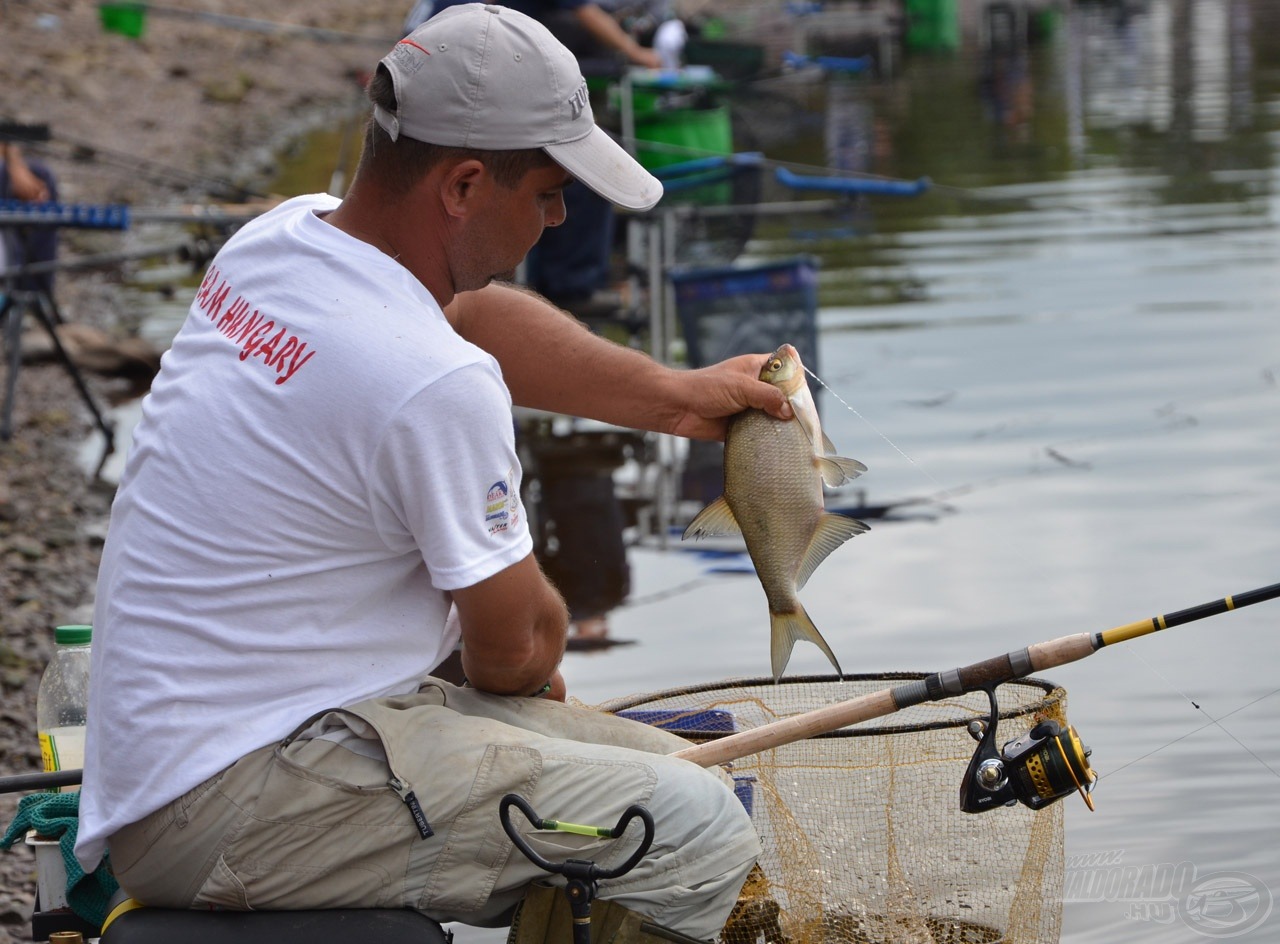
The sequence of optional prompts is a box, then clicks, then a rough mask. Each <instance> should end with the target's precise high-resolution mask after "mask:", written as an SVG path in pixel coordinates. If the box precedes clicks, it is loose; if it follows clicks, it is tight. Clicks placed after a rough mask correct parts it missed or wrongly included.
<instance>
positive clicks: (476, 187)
mask: <svg viewBox="0 0 1280 944" xmlns="http://www.w3.org/2000/svg"><path fill="white" fill-rule="evenodd" d="M489 182H490V178H489V170H488V168H486V167H485V166H484V164H483V162H481V161H478V160H476V159H475V158H468V159H466V160H463V161H458V162H457V163H456V164H453V165H451V166H450V167H449V168H448V169H447V170H446V171H445V173H444V174H443V175H442V176H441V178H440V202H441V204H442V205H443V207H444V209H445V212H446V213H447V214H448V215H449V216H452V217H466V216H469V215H470V213H471V207H472V205H473V204H474V201H475V199H476V197H477V195H478V194H479V192H480V191H481V190H482V189H483V188H484V187H485V186H486V185H488V183H489Z"/></svg>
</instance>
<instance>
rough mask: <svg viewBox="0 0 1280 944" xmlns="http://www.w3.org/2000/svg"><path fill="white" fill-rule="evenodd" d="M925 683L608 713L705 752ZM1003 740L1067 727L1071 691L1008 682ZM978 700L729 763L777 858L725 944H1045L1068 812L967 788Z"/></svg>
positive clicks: (748, 686) (675, 700) (1057, 920)
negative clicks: (983, 796)
mask: <svg viewBox="0 0 1280 944" xmlns="http://www.w3.org/2000/svg"><path fill="white" fill-rule="evenodd" d="M923 677H924V676H923V675H922V674H913V673H889V674H881V675H863V676H850V677H847V678H845V679H844V680H842V681H841V680H837V679H835V678H834V677H797V678H787V679H783V680H782V681H781V682H780V683H778V684H775V683H774V682H773V681H772V680H771V679H748V680H735V681H729V682H721V683H716V684H712V685H706V686H698V687H692V688H683V689H672V690H669V691H665V692H658V693H656V694H651V695H643V696H631V697H629V698H624V699H618V700H615V701H613V702H609V703H607V704H605V705H602V706H600V707H601V708H603V709H605V710H608V711H614V712H618V713H621V714H624V715H627V716H630V717H634V718H637V719H639V720H642V721H646V722H648V723H651V724H657V725H659V726H661V727H664V728H667V729H669V730H672V731H675V732H677V733H679V734H681V735H682V736H684V737H687V738H689V739H690V740H692V741H695V742H701V741H705V740H708V739H712V738H716V737H723V736H725V735H726V734H730V733H733V732H735V731H745V730H749V729H751V728H755V727H759V726H760V725H763V724H767V723H769V722H771V721H776V720H778V719H780V718H785V717H789V716H791V715H796V714H800V713H803V712H806V711H811V710H813V709H815V708H821V707H825V706H827V705H830V704H834V703H836V702H840V701H845V700H847V699H850V698H855V697H857V696H859V695H864V694H869V693H872V692H878V691H881V690H883V689H886V688H890V687H893V686H895V685H898V684H900V683H902V682H904V681H907V680H911V679H917V678H923ZM998 694H999V698H1000V704H1001V714H1000V721H999V728H998V741H999V742H1000V743H1004V742H1005V741H1008V740H1009V739H1011V738H1014V737H1016V736H1018V735H1020V734H1023V733H1024V732H1026V731H1028V730H1029V729H1030V728H1031V727H1033V726H1034V725H1035V724H1036V723H1038V722H1039V721H1041V720H1044V719H1046V718H1053V719H1055V720H1057V721H1058V722H1059V723H1061V724H1064V725H1065V723H1066V721H1065V715H1066V691H1065V690H1064V689H1062V688H1059V687H1057V686H1055V685H1053V684H1052V683H1049V682H1045V681H1041V680H1037V679H1023V680H1021V681H1018V682H1011V683H1006V684H1004V685H1001V686H1000V688H999V690H998ZM988 711H989V705H988V702H987V698H986V696H985V694H983V693H981V692H977V693H971V694H968V695H963V696H960V697H957V698H952V699H947V700H945V701H941V702H933V703H929V704H923V705H917V706H914V707H912V708H909V709H906V710H904V711H901V712H898V713H897V714H894V715H891V716H888V717H886V718H880V719H875V720H874V721H871V722H863V723H861V724H858V725H854V726H852V727H848V728H843V729H841V730H839V731H836V732H833V733H831V734H828V735H822V736H819V737H815V738H810V739H807V740H803V741H799V742H797V743H794V744H788V745H784V746H782V747H778V748H774V749H771V750H768V751H765V752H762V753H760V754H755V755H752V756H750V757H746V758H743V759H740V760H737V761H734V762H733V764H732V771H731V772H732V774H733V776H734V780H735V784H736V786H737V793H738V796H739V798H740V799H741V800H742V801H743V803H744V805H746V807H747V809H748V811H749V812H750V813H751V817H752V821H753V822H754V824H755V827H756V830H757V831H758V833H759V835H760V841H761V844H762V845H763V847H764V853H763V855H762V856H761V858H760V862H759V869H758V870H757V871H756V872H755V873H753V875H752V877H751V878H750V879H749V880H748V882H747V885H746V887H745V888H744V890H743V896H742V899H741V900H740V904H739V909H738V910H737V911H736V912H735V915H734V917H733V918H731V919H730V923H729V925H727V926H726V929H725V931H724V933H723V934H722V936H721V940H722V941H723V944H756V942H758V941H764V942H766V944H995V942H1008V944H1038V942H1045V944H1048V942H1056V941H1057V940H1058V938H1059V934H1060V929H1061V922H1062V904H1061V901H1062V881H1063V867H1064V866H1063V822H1062V806H1061V804H1057V803H1055V804H1054V805H1052V806H1050V807H1047V808H1046V809H1043V810H1040V811H1039V812H1036V811H1033V810H1031V809H1028V808H1027V807H1025V806H1022V805H1021V804H1019V805H1016V806H1013V807H1008V808H1002V809H998V810H992V811H990V812H985V813H980V814H969V813H964V812H962V811H961V810H960V806H959V800H958V796H959V788H960V781H961V779H962V777H963V775H964V772H965V769H966V766H967V765H968V762H969V759H970V757H971V756H972V755H973V752H974V750H975V748H976V746H977V745H976V742H975V741H974V739H973V738H972V737H971V736H970V734H969V733H968V730H967V726H968V724H969V722H970V721H972V720H974V719H975V718H985V717H986V715H987V713H988Z"/></svg>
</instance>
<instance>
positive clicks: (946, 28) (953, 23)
mask: <svg viewBox="0 0 1280 944" xmlns="http://www.w3.org/2000/svg"><path fill="white" fill-rule="evenodd" d="M906 11H907V34H906V37H905V42H906V45H907V48H908V49H943V50H953V49H958V48H959V46H960V10H959V7H958V5H957V2H956V0H907V5H906Z"/></svg>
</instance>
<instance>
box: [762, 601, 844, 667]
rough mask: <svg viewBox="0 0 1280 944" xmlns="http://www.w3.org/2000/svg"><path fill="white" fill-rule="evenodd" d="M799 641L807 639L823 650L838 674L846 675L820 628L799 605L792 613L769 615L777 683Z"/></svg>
mask: <svg viewBox="0 0 1280 944" xmlns="http://www.w3.org/2000/svg"><path fill="white" fill-rule="evenodd" d="M797 639H807V640H809V642H811V643H813V644H814V645H815V646H817V647H818V648H819V649H821V650H822V652H823V654H824V655H826V657H827V658H828V659H830V660H831V664H832V665H833V666H835V668H836V674H838V675H844V672H842V671H841V669H840V663H839V662H837V661H836V654H835V653H834V652H832V651H831V647H830V646H828V645H827V641H826V640H825V639H823V638H822V634H821V633H820V632H818V627H816V626H814V625H813V620H811V619H810V618H809V614H808V613H806V612H805V611H804V607H802V606H800V604H798V603H797V604H796V609H795V610H794V611H793V612H791V613H774V612H770V613H769V644H770V645H769V656H770V660H771V661H772V664H773V680H774V681H775V682H776V681H778V679H780V678H782V671H783V670H784V669H785V668H786V667H787V663H788V662H790V661H791V650H792V649H793V648H794V647H795V644H796V640H797Z"/></svg>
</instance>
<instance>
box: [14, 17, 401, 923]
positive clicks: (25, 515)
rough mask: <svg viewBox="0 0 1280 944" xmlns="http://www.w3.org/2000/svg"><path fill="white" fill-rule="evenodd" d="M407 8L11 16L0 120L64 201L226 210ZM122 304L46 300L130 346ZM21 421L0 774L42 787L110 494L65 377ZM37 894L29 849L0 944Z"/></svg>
mask: <svg viewBox="0 0 1280 944" xmlns="http://www.w3.org/2000/svg"><path fill="white" fill-rule="evenodd" d="M410 5H411V4H410V3H409V2H408V0H395V2H393V0H365V2H364V3H360V4H352V3H349V2H346V0H277V2H275V3H272V4H269V5H264V4H261V3H252V2H248V0H201V2H200V3H198V4H196V3H191V4H183V5H181V6H182V8H183V9H191V10H194V9H197V8H198V9H199V10H200V11H202V13H203V14H205V15H204V16H202V17H193V16H190V15H181V14H180V12H177V9H176V8H178V7H179V4H174V5H166V6H164V7H158V8H156V9H153V10H149V11H148V13H147V14H146V17H145V20H144V23H143V34H142V35H141V36H140V37H137V38H129V37H126V36H122V35H118V34H114V33H108V32H105V31H104V30H103V28H102V25H101V21H100V12H99V9H98V6H99V5H98V4H86V3H76V2H73V0H8V2H6V3H0V34H2V35H4V36H5V38H6V40H7V42H6V46H7V50H6V53H5V55H3V56H0V87H3V88H4V96H3V104H2V105H0V121H9V122H21V123H25V124H37V123H39V124H48V126H49V129H50V132H51V140H50V141H49V142H47V143H43V144H41V143H32V144H30V145H28V146H27V147H26V153H27V154H28V155H29V156H31V157H33V158H38V159H40V160H43V161H45V162H46V163H47V164H48V165H49V166H50V167H51V168H52V169H53V171H54V172H55V174H56V175H57V177H58V181H59V186H60V198H61V199H62V200H63V201H64V202H74V203H91V204H100V203H127V204H129V205H131V206H132V207H135V208H142V207H145V208H167V207H178V206H182V205H191V204H207V203H209V202H214V201H219V200H227V199H231V198H233V195H234V193H235V191H236V189H237V188H243V189H244V190H245V191H249V192H258V193H261V192H263V191H264V190H265V189H266V188H267V187H268V186H269V182H270V181H271V179H272V178H273V177H274V172H275V164H276V155H277V154H279V153H280V152H281V150H282V148H283V147H284V146H285V145H286V144H287V143H288V142H289V141H290V140H292V139H295V138H297V137H298V136H299V135H301V134H302V133H304V132H306V131H308V130H311V129H312V128H314V127H317V126H320V125H322V124H324V123H325V122H326V121H329V120H332V119H333V118H334V117H335V116H336V115H342V116H343V117H346V116H349V115H350V113H351V110H352V109H353V108H354V107H355V103H356V102H357V100H358V80H359V76H360V75H361V73H362V72H364V71H365V70H368V69H369V68H370V67H371V66H372V65H373V64H374V63H376V61H377V59H378V58H379V57H380V56H381V55H382V53H383V51H385V49H386V48H388V47H389V45H390V43H391V42H392V41H393V40H394V38H395V37H396V36H397V35H398V32H399V24H400V22H401V20H402V18H403V16H404V14H405V12H407V10H408V8H409V6H410ZM161 10H164V11H168V12H165V13H162V12H159V11H161ZM264 17H265V18H269V19H270V21H271V22H270V23H266V24H264V19H263V18H264ZM273 24H274V25H273ZM307 30H309V31H310V32H307ZM184 232H185V231H184V230H183V229H182V228H181V227H179V226H176V225H174V224H164V225H160V224H145V225H143V224H139V225H137V226H134V227H131V228H130V229H128V230H125V231H120V232H97V231H90V230H64V231H63V232H62V236H61V238H62V246H61V256H62V258H64V259H67V258H72V257H76V256H80V255H84V254H88V253H99V252H121V251H129V250H132V249H136V248H138V247H143V246H149V245H154V244H156V243H157V242H163V241H165V240H166V239H168V240H179V239H182V238H183V235H184ZM121 286H122V275H121V271H120V270H119V269H118V268H117V269H113V268H109V267H108V268H101V269H93V270H75V271H69V272H63V273H60V274H59V275H58V277H57V283H56V287H55V296H56V298H57V301H58V304H59V307H60V308H61V310H62V312H63V315H64V317H65V318H66V320H67V321H68V322H72V323H75V324H79V325H85V326H88V327H91V328H93V329H96V330H97V331H98V332H102V333H105V334H106V335H107V336H109V337H112V338H114V339H116V340H118V341H126V340H127V339H129V338H130V336H131V335H133V334H134V333H136V331H137V328H138V319H137V317H136V316H135V315H134V314H133V313H131V312H130V311H129V310H128V299H127V295H126V294H125V293H124V292H123V291H122V288H121ZM5 371H6V368H5V367H4V366H3V365H0V376H3V375H5ZM6 380H7V377H6ZM88 380H89V383H90V386H91V389H92V390H93V391H94V393H95V395H96V396H97V397H98V398H100V399H102V400H107V399H111V398H117V397H119V396H121V395H123V394H124V392H125V389H126V387H127V382H126V381H125V380H124V379H122V378H120V377H112V376H107V375H100V374H89V375H88ZM3 383H4V381H0V384H3ZM13 417H14V431H13V437H12V439H11V440H10V441H9V442H0V693H2V695H3V697H2V698H0V721H2V722H3V723H2V725H0V776H6V775H12V774H18V773H31V772H35V771H38V770H39V769H40V751H39V745H38V743H37V739H36V731H35V699H36V689H37V686H38V683H39V678H40V674H41V673H42V672H43V670H44V666H45V664H46V663H47V661H48V658H49V656H50V654H51V652H52V649H53V633H52V630H53V627H54V626H57V625H59V624H62V623H68V622H88V621H89V619H90V617H91V614H92V604H93V591H94V582H95V578H96V573H97V566H98V558H99V553H100V550H101V546H102V539H103V535H104V534H105V530H106V524H107V520H108V516H109V513H110V505H111V499H112V491H113V490H112V487H111V486H110V485H108V484H106V483H103V482H101V481H98V480H96V479H95V478H94V476H93V474H92V470H91V469H86V468H84V467H83V465H82V463H81V461H80V460H78V458H77V455H76V447H77V446H78V444H80V443H81V442H82V441H84V440H85V439H86V438H87V437H88V436H89V434H90V432H91V431H92V429H93V423H92V418H91V416H90V414H89V412H88V411H87V409H86V408H85V406H84V405H83V403H82V401H81V399H80V397H79V395H78V394H77V393H76V390H75V388H74V386H73V385H72V381H71V378H70V377H69V375H68V374H67V372H66V371H64V370H63V369H62V367H61V366H60V365H59V364H58V363H56V362H55V363H33V364H27V365H25V366H24V367H23V368H22V369H21V370H20V371H19V376H18V385H17V392H16V395H15V397H14V402H13ZM16 806H17V797H16V796H14V795H0V824H3V825H5V826H7V825H8V823H9V821H10V820H11V819H12V817H13V814H14V811H15V809H16ZM34 893H35V866H34V860H33V859H32V857H31V855H30V854H29V852H28V850H27V849H25V848H24V847H21V846H17V847H15V848H14V850H13V851H11V852H8V853H3V854H0V944H8V942H18V941H29V940H31V937H30V924H29V922H30V916H31V910H32V905H33V900H34Z"/></svg>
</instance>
